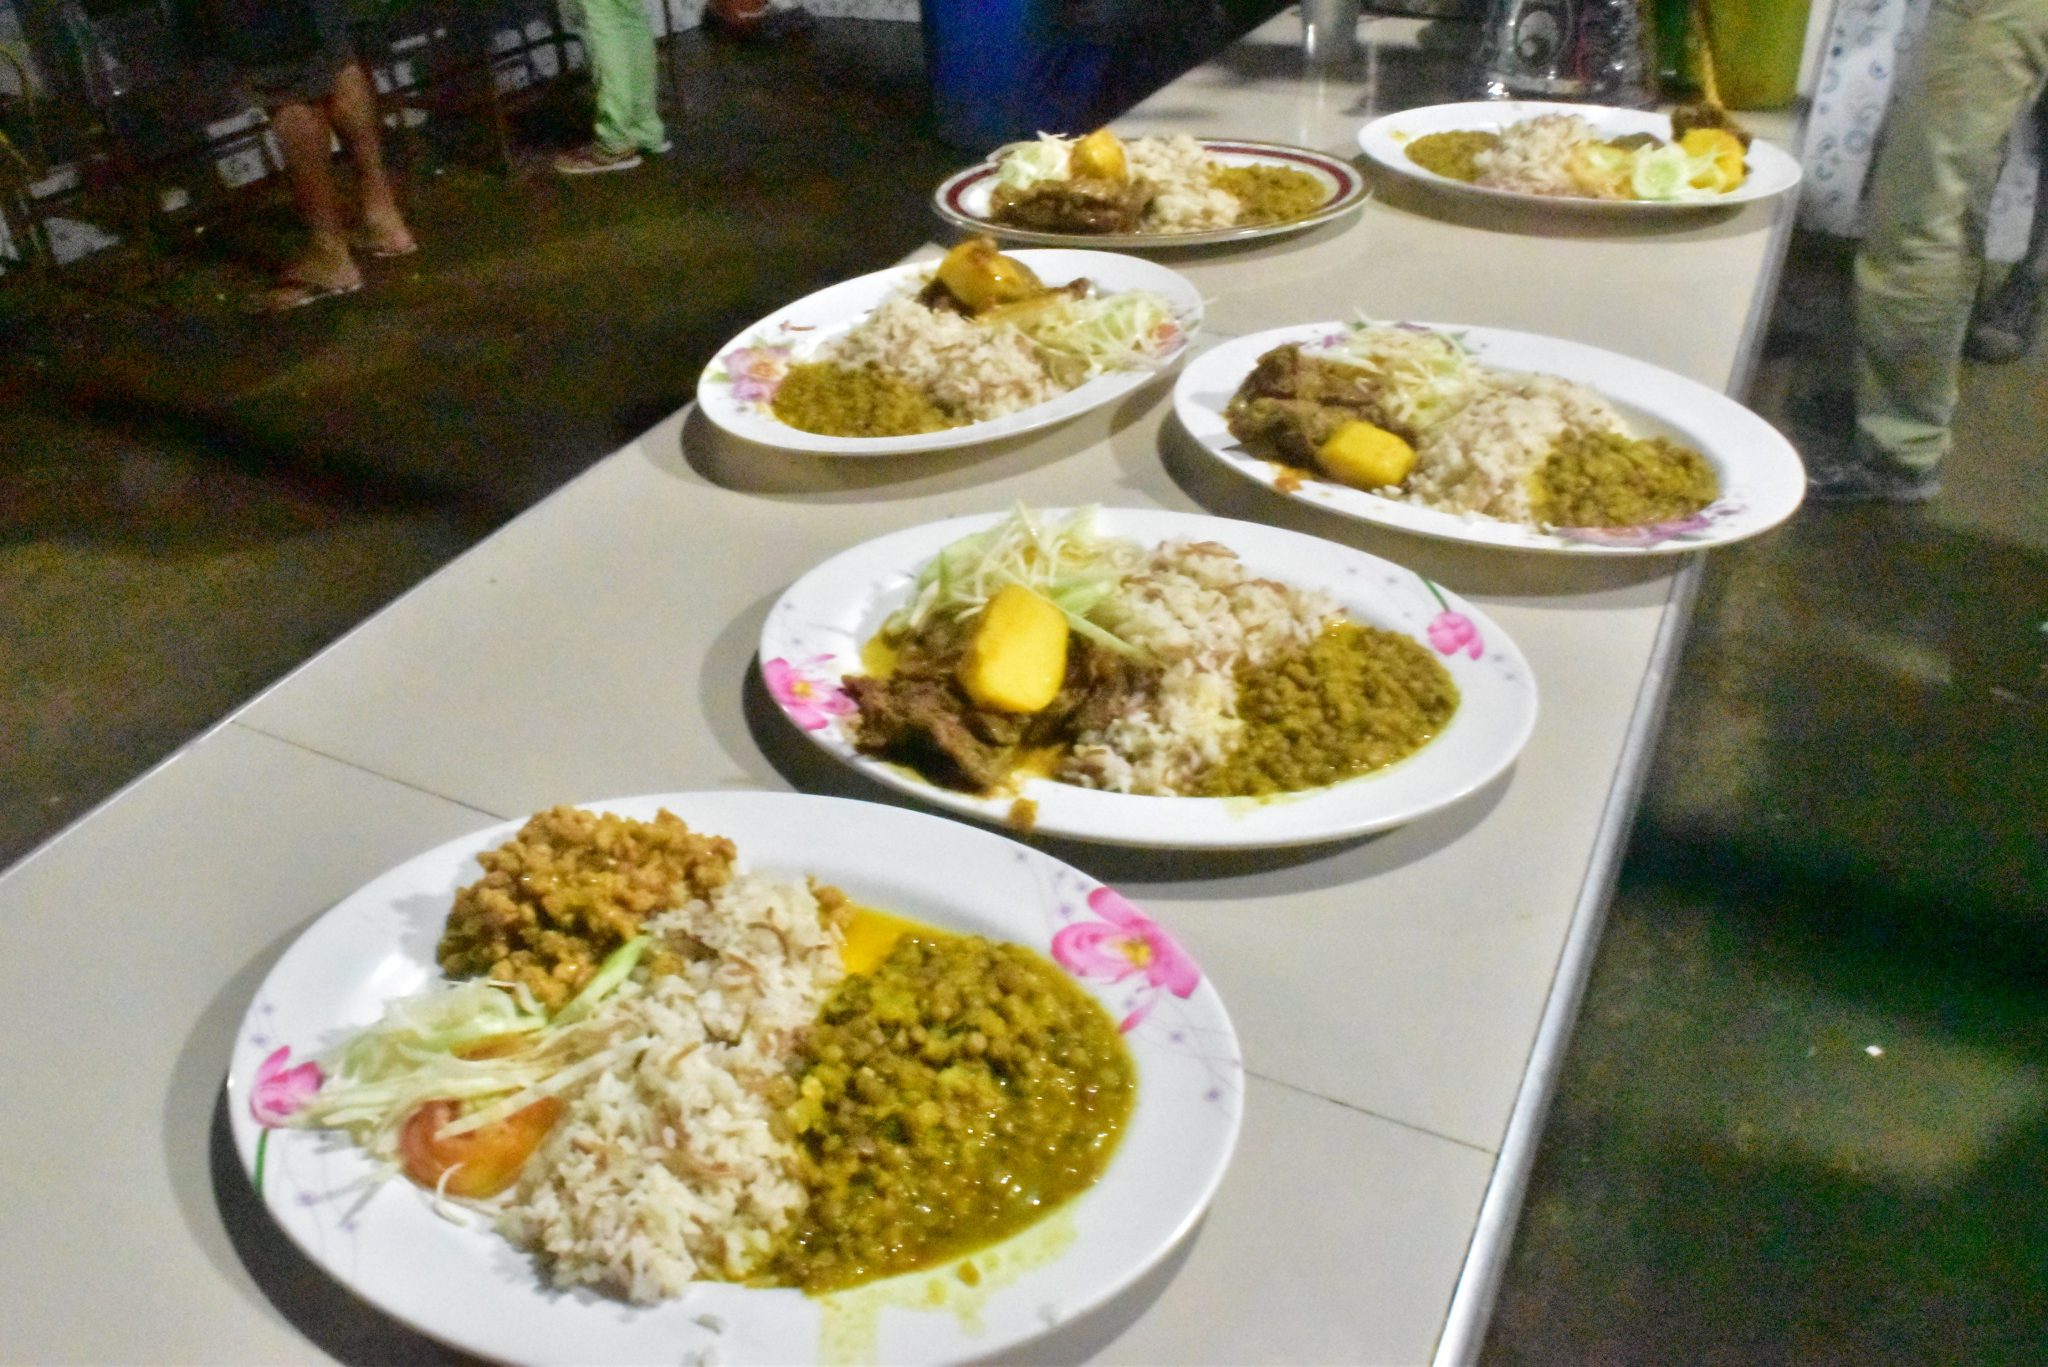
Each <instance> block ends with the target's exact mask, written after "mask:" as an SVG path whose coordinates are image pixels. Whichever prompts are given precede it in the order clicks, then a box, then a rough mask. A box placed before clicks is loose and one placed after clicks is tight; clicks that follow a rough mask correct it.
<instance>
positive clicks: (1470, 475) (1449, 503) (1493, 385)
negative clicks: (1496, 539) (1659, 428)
mask: <svg viewBox="0 0 2048 1367" xmlns="http://www.w3.org/2000/svg"><path fill="white" fill-rule="evenodd" d="M1489 379H1490V383H1485V384H1483V385H1481V386H1480V387H1479V388H1478V391H1477V394H1476V396H1475V397H1473V398H1472V399H1470V400H1468V401H1467V402H1466V403H1465V404H1464V405H1463V406H1462V407H1460V408H1458V409H1456V410H1455V411H1453V412H1452V413H1451V415H1450V416H1449V417H1447V418H1445V419H1443V420H1442V421H1441V422H1438V423H1437V424H1435V425H1434V426H1432V427H1430V428H1428V429H1426V430H1425V431H1424V433H1423V435H1422V437H1421V439H1420V440H1419V441H1417V442H1416V444H1415V456H1416V461H1415V473H1414V474H1413V475H1411V476H1410V477H1409V480H1408V483H1407V486H1406V487H1405V488H1404V489H1402V490H1400V491H1398V496H1399V497H1404V498H1407V499H1409V500H1411V501H1413V502H1416V503H1423V504H1427V505H1428V506H1429V507H1432V508H1437V509H1440V510H1442V511H1444V512H1453V513H1485V514H1486V515H1487V516H1489V517H1498V518H1505V519H1507V520H1508V521H1510V522H1521V523H1525V524H1529V525H1535V523H1536V521H1537V518H1536V513H1535V509H1534V507H1533V506H1532V504H1531V501H1530V500H1531V494H1532V492H1533V489H1532V480H1533V477H1534V475H1535V473H1536V471H1537V470H1538V469H1540V468H1541V467H1542V465H1543V462H1544V460H1545V459H1547V458H1548V457H1549V455H1550V453H1551V451H1552V450H1553V449H1554V448H1555V447H1556V446H1557V444H1558V442H1559V441H1560V440H1561V439H1563V437H1564V436H1565V435H1566V434H1567V433H1572V432H1604V431H1613V432H1620V431H1625V430H1626V427H1625V425H1624V424H1623V422H1622V419H1621V415H1620V414H1619V413H1617V412H1615V411H1614V408H1613V406H1612V405H1611V404H1609V403H1608V402H1607V401H1606V400H1605V399H1603V398H1601V397H1600V396H1599V395H1598V394H1596V393H1594V392H1593V391H1592V390H1590V389H1588V388H1586V387H1585V386H1584V385H1580V384H1574V383H1572V382H1571V381H1570V380H1563V379H1559V378H1557V377H1556V376H1553V375H1531V374H1524V373H1518V372H1500V373H1498V374H1496V375H1494V376H1491V377H1489Z"/></svg>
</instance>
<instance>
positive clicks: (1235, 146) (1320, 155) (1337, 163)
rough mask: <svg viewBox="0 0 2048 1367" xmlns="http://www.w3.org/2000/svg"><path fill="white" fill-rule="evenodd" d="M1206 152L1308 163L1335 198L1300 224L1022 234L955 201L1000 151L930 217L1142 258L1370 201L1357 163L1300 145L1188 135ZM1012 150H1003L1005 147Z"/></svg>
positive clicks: (1001, 234)
mask: <svg viewBox="0 0 2048 1367" xmlns="http://www.w3.org/2000/svg"><path fill="white" fill-rule="evenodd" d="M1131 136H1133V137H1156V136H1162V135H1159V134H1148V133H1135V134H1132V135H1131ZM1190 136H1193V137H1194V138H1195V141H1196V142H1198V143H1200V144H1201V145H1202V147H1203V148H1204V150H1208V149H1211V148H1214V149H1218V150H1222V151H1225V152H1237V151H1242V152H1245V153H1247V154H1249V155H1253V156H1272V157H1279V158H1281V159H1284V160H1307V161H1310V162H1313V163H1315V165H1316V166H1317V167H1318V168H1319V169H1320V170H1322V171H1323V172H1324V173H1325V174H1327V175H1331V176H1334V177H1336V178H1337V179H1338V181H1339V185H1340V188H1339V191H1338V194H1337V196H1336V197H1335V198H1334V199H1332V200H1330V201H1329V202H1328V203H1326V204H1324V205H1323V206H1322V207H1321V208H1319V209H1317V210H1315V212H1313V213H1310V214H1304V215H1303V216H1302V217H1300V218H1290V219H1288V220H1286V221H1285V222H1282V223H1258V224H1249V225H1245V226H1242V227H1230V228H1203V229H1199V230H1196V231H1193V232H1184V233H1060V232H1052V231H1049V230H1046V229H1040V228H1019V227H1013V226H1011V225H1009V224H1004V223H997V222H995V221H993V220H992V219H986V218H978V217H976V216H975V215H973V214H970V213H968V212H967V211H966V210H965V209H962V208H960V207H959V206H958V205H957V203H956V201H957V200H958V198H959V196H960V195H961V194H962V193H964V192H965V191H966V190H967V189H969V188H970V187H971V186H973V185H974V184H976V183H977V182H979V181H980V180H982V179H984V178H986V177H988V176H992V175H994V174H995V171H996V160H997V158H998V157H999V156H1000V155H1001V154H1002V151H1003V148H1001V147H999V148H997V149H996V150H995V151H993V152H991V153H990V154H989V155H988V156H987V157H986V158H984V159H983V160H981V161H978V162H976V163H974V164H973V165H971V166H965V167H962V168H961V169H959V170H957V171H955V172H953V173H952V174H951V175H949V176H947V177H946V178H945V179H944V180H941V181H940V182H939V184H938V186H937V188H935V189H934V190H933V191H932V198H931V205H932V212H933V213H935V214H937V215H938V217H939V218H940V219H941V220H942V221H943V222H945V223H946V224H948V225H949V226H951V227H954V228H958V229H960V230H962V231H964V232H970V233H987V234H989V235H991V236H994V237H998V238H1001V239H1004V240H1006V241H1010V242H1023V243H1031V244H1033V245H1037V246H1047V247H1087V246H1094V247H1099V248H1101V249H1104V250H1116V251H1129V252H1143V251H1176V250H1180V249H1182V248H1188V247H1210V246H1218V245H1222V244H1225V243H1232V242H1249V241H1255V240H1259V239H1263V238H1270V237H1284V236H1286V235H1288V234H1290V233H1298V232H1305V231H1307V230H1308V229H1310V228H1318V227H1321V226H1322V225H1323V224H1325V223H1330V222H1334V221H1335V220H1337V219H1339V218H1342V217H1344V216H1345V215H1346V214H1349V213H1351V212H1352V211H1353V210H1355V209H1357V208H1359V207H1360V206H1362V205H1363V204H1364V203H1365V201H1366V200H1367V199H1368V198H1370V197H1371V190H1372V187H1371V185H1370V184H1369V183H1368V182H1367V180H1366V177H1365V174H1364V172H1363V171H1361V170H1360V169H1359V167H1358V165H1357V163H1356V162H1355V161H1351V160H1347V159H1345V158H1343V157H1340V156H1337V155H1335V154H1333V153H1330V152H1323V151H1318V150H1317V149H1316V148H1313V147H1305V146H1302V145H1300V144H1298V143H1286V142H1272V141H1268V140H1266V139H1262V138H1231V137H1222V136H1212V135H1208V134H1202V135H1190ZM1009 145H1010V144H1007V143H1006V144H1004V146H1005V147H1007V146H1009Z"/></svg>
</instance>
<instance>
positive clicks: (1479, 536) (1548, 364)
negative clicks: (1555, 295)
mask: <svg viewBox="0 0 2048 1367" xmlns="http://www.w3.org/2000/svg"><path fill="white" fill-rule="evenodd" d="M1414 326H1416V327H1424V328H1429V329H1432V330H1435V331H1440V332H1448V333H1451V334H1453V335H1455V336H1456V337H1457V338H1458V339H1459V340H1460V341H1461V342H1463V343H1464V345H1465V346H1466V348H1467V349H1469V350H1470V351H1471V352H1472V354H1473V355H1474V356H1475V357H1477V358H1478V359H1479V360H1481V361H1483V362H1485V363H1486V364H1487V365H1490V366H1497V367H1499V368H1501V369H1504V370H1522V371H1534V372H1538V373H1541V374H1545V375H1557V376H1562V377H1563V378H1565V379H1567V380H1575V381H1577V382H1579V383H1580V384H1584V385H1586V386H1588V387H1590V388H1592V389H1595V390H1597V391H1599V393H1600V394H1601V395H1602V397H1604V398H1606V399H1607V400H1608V402H1610V403H1612V404H1613V405H1614V406H1615V407H1616V408H1617V409H1619V410H1620V411H1621V413H1622V415H1623V416H1624V417H1625V418H1627V419H1628V420H1629V422H1630V424H1631V425H1632V426H1633V427H1634V429H1635V430H1636V431H1637V432H1638V433H1639V434H1642V435H1646V436H1648V435H1661V436H1666V437H1669V438H1671V439H1672V440H1674V441H1678V442H1681V443H1683V444H1684V445H1687V446H1690V447H1692V448H1693V449H1694V450H1696V451H1699V452H1701V453H1702V454H1703V455H1705V456H1706V457H1707V459H1708V460H1710V461H1712V462H1713V464H1714V467H1715V469H1716V471H1717V472H1718V473H1719V475H1720V478H1721V497H1720V498H1719V499H1718V500H1716V501H1715V502H1714V503H1713V504H1711V505H1709V506H1708V507H1707V508H1705V509H1703V510H1702V511H1701V512H1700V513H1699V515H1698V516H1696V517H1691V518H1687V519H1684V520H1682V521H1678V522H1671V523H1663V524H1657V525H1654V526H1645V527H1616V528H1600V527H1571V528H1562V529H1559V530H1555V531H1541V530H1538V529H1537V528H1534V527H1526V526H1523V525H1521V524H1519V523H1514V522H1503V521H1500V520H1499V519H1497V518H1491V517H1482V516H1480V515H1478V514H1476V513H1474V514H1462V513H1449V512H1443V511H1440V510H1438V509H1436V508H1426V507H1423V506H1422V505H1420V504H1416V503H1404V502H1401V501H1399V500H1396V499H1391V498H1384V497H1382V496H1380V495H1379V494H1372V493H1367V492H1366V491H1364V490H1363V489H1354V488H1351V487H1350V486H1348V485H1344V484H1338V483H1336V482H1334V481H1332V480H1327V479H1320V478H1317V477H1315V476H1312V475H1305V474H1303V473H1302V472H1300V471H1297V470H1294V469H1293V468H1292V467H1289V466H1284V465H1281V464H1279V463H1277V462H1274V461H1270V460H1266V459H1264V458H1263V457H1260V456H1255V455H1253V454H1252V453H1251V452H1250V451H1247V450H1246V449H1245V448H1244V446H1243V445H1242V444H1240V443H1239V442H1238V440H1237V438H1236V437H1233V436H1232V435H1231V434H1230V428H1229V426H1228V425H1227V424H1226V423H1225V422H1224V418H1223V410H1224V407H1225V405H1227V404H1228V403H1229V402H1230V399H1231V396H1232V395H1234V394H1235V393H1237V388H1238V386H1239V385H1240V384H1242V383H1243V382H1244V378H1245V376H1247V375H1249V374H1250V373H1251V371H1252V367H1253V366H1254V365H1256V364H1257V363H1258V359H1259V357H1260V356H1262V355H1264V354H1265V353H1266V352H1268V351H1270V350H1272V349H1273V348H1274V347H1277V346H1280V345H1282V344H1284V343H1287V342H1306V341H1313V340H1315V339H1318V338H1322V337H1327V336H1330V335H1331V334H1333V333H1341V332H1343V331H1344V330H1345V325H1344V324H1342V323H1334V322H1333V323H1306V324H1300V325H1296V326H1292V327H1284V328H1274V329H1272V330H1271V331H1268V332H1257V333H1253V334H1252V335H1250V336H1248V337H1233V338H1232V339H1230V340H1229V341H1227V342H1223V343H1221V344H1219V345H1218V346H1216V347H1215V348H1213V349H1212V350H1210V351H1208V352H1206V353H1205V354H1204V355H1202V356H1201V357H1200V358H1199V359H1198V360H1197V361H1195V362H1194V363H1193V364H1192V365H1190V366H1189V367H1188V368H1187V370H1186V371H1184V372H1183V373H1182V374H1181V377H1180V379H1179V381H1178V382H1176V384H1175V385H1174V390H1173V411H1174V415H1175V416H1176V417H1177V418H1178V419H1179V420H1180V425H1181V426H1182V427H1183V428H1184V429H1185V430H1186V431H1187V434H1188V435H1189V436H1191V437H1193V438H1194V440H1195V443H1196V445H1198V446H1199V447H1201V449H1202V450H1203V451H1205V452H1207V453H1208V454H1209V455H1210V456H1212V457H1214V458H1215V459H1216V460H1218V461H1220V462H1222V463H1223V464H1224V465H1227V466H1229V467H1230V468H1231V469H1233V470H1235V471H1237V472H1238V473H1239V474H1241V475H1243V476H1245V477H1246V478H1247V479H1250V480H1253V481H1254V482H1256V483H1259V484H1262V485H1264V486H1266V487H1267V488H1269V489H1272V490H1274V491H1275V492H1276V493H1279V494H1280V495H1281V496H1282V497H1285V498H1291V499H1295V500H1296V501H1298V502H1302V503H1307V504H1310V505H1312V506H1314V507H1318V508H1325V509H1328V510H1329V511H1330V512H1333V513H1338V514H1341V515H1342V516H1345V517H1352V518H1357V519H1358V520H1359V521H1361V522H1370V523H1374V524H1376V525H1379V526H1382V527H1392V528H1395V529H1397V530H1400V531H1404V532H1414V533H1417V534H1418V535H1422V536H1428V537H1435V538H1438V539H1440V540H1445V541H1463V542H1467V543H1469V544H1471V545H1476V546H1496V547H1501V548H1504V549H1509V550H1528V551H1550V552H1557V553H1561V554H1566V555H1624V556H1641V555H1656V554H1670V553H1673V552H1679V551H1694V550H1704V549H1707V548H1708V547H1712V546H1725V545H1728V544H1730V543H1732V542H1736V541H1741V540H1744V539H1746V538H1748V537H1752V536H1755V535H1757V534H1758V533H1759V532H1764V531H1768V530H1770V529H1771V528H1772V527H1775V526H1777V525H1778V524H1779V523H1780V522H1783V521H1784V520H1785V519H1786V518H1788V517H1790V516H1792V514H1793V512H1794V511H1796V510H1797V509H1798V507H1799V504H1800V501H1801V500H1802V499H1803V498H1804V497H1805V494H1806V469H1805V467H1804V466H1803V465H1802V464H1800V460H1799V453H1798V451H1796V450H1795V449H1793V446H1792V443H1791V442H1789V441H1787V440H1785V438H1784V436H1783V435H1782V434H1781V433H1780V432H1779V431H1778V430H1777V429H1776V428H1775V427H1772V426H1771V425H1770V424H1769V423H1767V422H1765V421H1764V420H1763V419H1762V418H1760V417H1758V416H1757V415H1756V414H1754V413H1752V412H1750V411H1749V410H1748V409H1747V408H1744V407H1743V406H1742V405H1741V404H1739V403H1737V402H1735V400H1733V399H1731V398H1729V397H1728V396H1727V395H1725V394H1719V393H1716V392H1715V391H1714V390H1712V389H1709V388H1707V386H1705V385H1703V384H1700V383H1699V382H1698V381H1695V380H1688V379H1686V378H1685V377H1684V376H1682V375H1675V374H1673V373H1672V372H1670V371H1668V370H1664V369H1662V368H1660V367H1658V366H1653V365H1651V364H1649V363H1648V362H1646V361H1638V360H1635V359H1633V358H1632V357H1628V356H1623V355H1621V354H1619V353H1618V352H1613V351H1603V350H1602V349H1600V348H1599V347H1591V346H1586V345H1585V344H1583V343H1580V342H1567V341H1564V340H1563V339H1561V338H1556V337H1544V336H1541V335H1539V334H1537V333H1532V332H1509V331H1506V330H1504V329H1501V328H1482V327H1465V326H1462V325H1459V324H1455V323H1416V324H1414Z"/></svg>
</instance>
